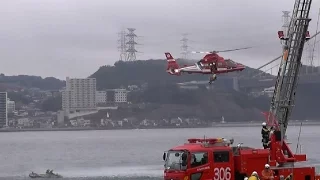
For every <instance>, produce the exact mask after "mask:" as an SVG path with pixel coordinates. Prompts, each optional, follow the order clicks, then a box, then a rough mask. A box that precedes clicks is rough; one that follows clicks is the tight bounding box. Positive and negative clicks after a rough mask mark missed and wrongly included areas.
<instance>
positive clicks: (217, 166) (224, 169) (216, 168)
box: [212, 150, 235, 180]
mask: <svg viewBox="0 0 320 180" xmlns="http://www.w3.org/2000/svg"><path fill="white" fill-rule="evenodd" d="M212 167H213V180H234V178H235V177H234V165H233V159H232V156H231V152H230V151H229V150H216V151H214V152H213V166H212Z"/></svg>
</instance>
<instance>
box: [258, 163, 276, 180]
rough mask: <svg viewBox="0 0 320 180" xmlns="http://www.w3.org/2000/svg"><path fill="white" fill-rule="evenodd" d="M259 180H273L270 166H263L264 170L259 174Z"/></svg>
mask: <svg viewBox="0 0 320 180" xmlns="http://www.w3.org/2000/svg"><path fill="white" fill-rule="evenodd" d="M261 179H262V180H273V179H274V177H273V171H272V170H271V169H270V165H269V164H266V165H264V170H262V172H261Z"/></svg>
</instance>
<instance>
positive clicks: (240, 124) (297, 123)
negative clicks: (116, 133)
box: [0, 121, 320, 133]
mask: <svg viewBox="0 0 320 180" xmlns="http://www.w3.org/2000/svg"><path fill="white" fill-rule="evenodd" d="M301 122H302V126H314V125H320V121H295V122H291V123H289V126H300V125H301ZM259 126H261V122H254V123H248V122H229V123H212V125H211V126H208V125H204V126H180V127H177V126H168V127H163V126H162V127H139V128H133V127H122V128H104V127H67V128H24V129H18V128H6V129H0V133H1V132H28V131H96V130H105V131H107V130H135V129H136V130H140V129H145V130H149V129H191V128H216V127H259Z"/></svg>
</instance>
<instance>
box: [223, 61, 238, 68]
mask: <svg viewBox="0 0 320 180" xmlns="http://www.w3.org/2000/svg"><path fill="white" fill-rule="evenodd" d="M224 61H225V62H226V64H227V65H228V66H230V67H236V66H237V63H235V62H234V61H232V60H231V59H225V60H224Z"/></svg>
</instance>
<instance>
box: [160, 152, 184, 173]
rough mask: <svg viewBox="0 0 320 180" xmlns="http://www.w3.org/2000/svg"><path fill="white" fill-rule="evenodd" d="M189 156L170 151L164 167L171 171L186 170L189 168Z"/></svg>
mask: <svg viewBox="0 0 320 180" xmlns="http://www.w3.org/2000/svg"><path fill="white" fill-rule="evenodd" d="M186 162H187V155H186V153H185V152H184V151H169V152H168V153H167V157H166V160H165V165H164V167H165V168H166V169H169V170H184V169H186V168H187V163H186Z"/></svg>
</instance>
